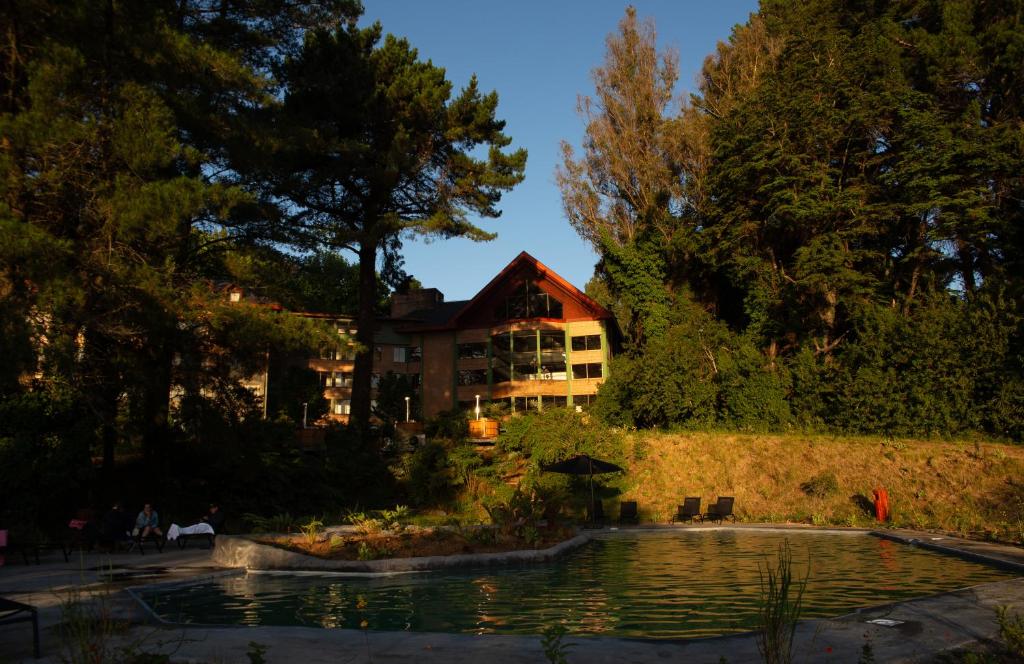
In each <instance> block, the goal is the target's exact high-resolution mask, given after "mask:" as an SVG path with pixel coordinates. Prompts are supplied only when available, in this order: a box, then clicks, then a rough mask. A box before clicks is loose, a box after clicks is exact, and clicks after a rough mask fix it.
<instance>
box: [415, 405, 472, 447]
mask: <svg viewBox="0 0 1024 664" xmlns="http://www.w3.org/2000/svg"><path fill="white" fill-rule="evenodd" d="M423 430H424V431H425V432H426V434H427V436H428V437H430V438H447V439H449V440H464V439H465V438H466V437H467V436H469V420H468V419H466V414H465V413H463V412H462V411H461V410H458V409H452V410H444V411H441V412H440V413H438V414H437V417H435V418H433V419H430V420H427V423H426V424H425V425H424V427H423Z"/></svg>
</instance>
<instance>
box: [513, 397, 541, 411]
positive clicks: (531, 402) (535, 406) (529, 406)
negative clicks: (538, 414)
mask: <svg viewBox="0 0 1024 664" xmlns="http://www.w3.org/2000/svg"><path fill="white" fill-rule="evenodd" d="M512 410H513V411H514V412H517V413H524V412H526V411H530V410H533V411H537V410H540V397H515V398H514V399H513V400H512Z"/></svg>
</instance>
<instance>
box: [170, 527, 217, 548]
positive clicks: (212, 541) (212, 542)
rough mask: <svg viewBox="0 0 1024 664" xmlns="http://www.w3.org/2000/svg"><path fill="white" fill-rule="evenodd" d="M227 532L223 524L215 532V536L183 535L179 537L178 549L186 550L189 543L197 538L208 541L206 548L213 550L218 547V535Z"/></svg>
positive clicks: (207, 534) (208, 534)
mask: <svg viewBox="0 0 1024 664" xmlns="http://www.w3.org/2000/svg"><path fill="white" fill-rule="evenodd" d="M225 532H227V530H226V529H225V528H224V524H221V527H220V529H219V530H216V531H214V532H213V534H210V533H196V534H195V535H186V534H185V533H182V534H180V535H178V548H179V549H184V548H185V547H187V546H188V543H189V541H191V540H192V539H193V538H195V539H200V540H206V548H207V549H212V548H213V547H215V546H217V535H220V534H221V533H225Z"/></svg>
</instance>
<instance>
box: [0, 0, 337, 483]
mask: <svg viewBox="0 0 1024 664" xmlns="http://www.w3.org/2000/svg"><path fill="white" fill-rule="evenodd" d="M352 10H353V7H352V5H351V4H349V3H345V2H329V3H324V4H317V5H294V3H288V2H269V3H268V2H249V1H245V0H239V1H235V2H207V1H200V0H196V1H195V2H176V1H170V0H168V1H166V2H146V3H135V2H129V3H121V2H115V1H111V0H106V1H103V2H99V1H95V0H76V1H74V2H61V3H54V2H49V1H48V0H16V1H15V2H12V3H8V4H6V5H5V8H4V10H3V14H2V17H3V24H2V31H3V33H4V43H3V51H2V59H3V61H2V67H0V69H2V72H3V73H2V75H3V79H2V82H3V89H2V93H3V94H2V108H0V137H2V139H0V169H2V175H3V177H2V184H0V238H3V239H2V241H0V288H2V291H3V294H4V305H5V306H4V308H3V309H4V314H5V315H6V316H7V317H8V319H7V321H6V322H5V327H6V328H8V329H11V328H12V327H14V328H18V326H19V325H20V321H29V322H30V329H29V330H27V332H28V334H29V342H30V345H31V346H32V347H34V348H35V349H37V350H41V354H40V357H39V360H40V362H39V363H35V362H29V363H26V365H25V366H24V367H23V368H24V369H25V370H27V371H28V372H29V373H32V372H34V371H36V370H37V369H38V370H39V375H41V376H42V378H43V379H44V380H46V381H48V382H50V383H64V384H67V385H70V386H72V387H73V388H75V389H78V390H80V393H81V395H82V398H83V399H85V400H86V401H87V402H88V403H89V404H90V405H91V406H92V409H93V412H94V413H95V414H96V417H97V421H98V422H99V424H100V426H101V428H102V431H103V434H102V438H103V441H104V445H103V448H104V459H105V465H108V466H109V464H110V463H111V462H112V460H113V444H114V442H115V440H116V428H115V422H116V420H117V417H118V416H119V414H121V413H125V414H130V416H131V420H132V421H133V422H134V423H137V424H138V426H139V427H140V428H141V431H142V433H143V439H144V441H145V442H146V443H147V449H150V450H158V449H159V448H160V447H161V446H162V444H163V443H164V442H166V440H167V434H168V415H169V413H168V403H169V398H170V387H171V381H172V372H173V370H174V358H175V357H176V356H182V355H187V354H189V352H190V351H191V350H192V349H193V348H194V347H195V346H196V344H199V343H201V342H202V341H203V340H204V339H208V338H213V337H214V336H216V334H214V333H215V332H216V330H217V329H220V330H221V331H222V332H225V331H227V330H228V329H235V330H247V331H248V334H247V335H246V336H247V337H248V341H250V342H251V341H254V338H253V333H254V332H256V330H257V329H259V328H261V327H262V329H263V331H264V332H266V333H267V335H269V336H270V337H273V336H275V334H276V332H275V330H279V329H280V323H281V321H276V320H272V319H271V318H269V317H268V316H267V315H266V313H267V312H266V311H265V310H262V309H259V308H248V309H244V310H243V309H242V308H237V309H235V310H234V311H231V312H229V311H227V310H225V309H224V308H223V307H220V306H219V304H220V300H221V299H222V298H223V293H221V292H218V291H216V289H214V288H212V284H213V283H214V281H215V280H218V279H232V280H240V279H242V278H244V275H242V274H240V273H239V272H238V271H237V270H235V269H233V268H235V267H239V266H242V265H244V264H245V263H246V261H245V260H241V261H239V260H238V259H237V254H238V252H239V251H242V252H244V251H245V248H246V246H247V245H249V244H251V243H253V242H254V241H259V240H260V239H263V240H266V239H268V238H269V237H271V236H270V235H269V234H268V233H267V225H266V224H265V223H264V217H263V216H261V215H256V214H254V211H255V210H256V208H257V206H256V202H257V201H256V199H255V198H254V197H253V196H252V195H251V194H250V193H249V192H248V191H246V190H245V189H244V188H243V187H240V186H238V184H237V182H235V181H232V178H231V177H230V175H231V171H230V169H231V166H232V163H233V161H234V156H235V153H236V151H237V150H238V149H239V148H240V147H241V146H244V145H247V144H249V143H251V140H247V138H246V137H248V138H249V139H251V137H252V133H251V132H252V126H251V123H250V122H248V121H247V119H248V118H250V117H251V115H252V109H254V108H259V107H261V106H266V105H269V104H273V103H274V102H275V100H274V96H273V89H274V88H273V84H272V81H271V79H269V78H268V70H267V65H268V63H269V62H270V61H271V60H273V59H274V58H278V59H280V57H282V56H281V55H280V54H278V50H281V51H287V50H288V45H287V43H286V42H287V40H288V39H291V40H292V41H294V40H295V32H296V30H298V29H299V27H300V26H301V25H302V24H303V21H306V20H319V19H320V18H323V17H324V16H327V15H330V16H336V15H338V14H339V13H341V14H347V13H350V12H351V11H352ZM267 35H270V37H268V36H267ZM236 277H237V279H236ZM242 311H245V312H247V313H249V314H252V316H251V317H250V318H249V319H248V320H247V321H243V320H240V319H239V318H238V315H237V314H238V313H239V312H242ZM218 314H222V315H221V316H220V318H219V319H216V318H215V316H217V315H218ZM12 321H13V322H12ZM19 329H20V328H19ZM261 334H263V333H262V332H261V333H259V334H257V335H256V338H257V339H258V338H259V337H260V335H261ZM301 334H302V333H300V336H301ZM286 336H287V335H286ZM277 337H278V338H281V335H279V334H277ZM222 338H223V335H222ZM259 347H260V344H258V343H257V344H254V345H253V346H252V347H249V348H245V347H241V346H237V345H236V346H234V347H233V348H234V350H236V351H241V353H242V354H243V355H244V354H245V353H250V352H253V351H255V350H256V349H258V348H259ZM35 365H38V366H35ZM197 389H198V388H197ZM129 404H130V408H128V409H127V410H125V409H126V406H128V405H129Z"/></svg>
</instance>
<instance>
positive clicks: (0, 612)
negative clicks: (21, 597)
mask: <svg viewBox="0 0 1024 664" xmlns="http://www.w3.org/2000/svg"><path fill="white" fill-rule="evenodd" d="M19 622H31V623H32V654H33V656H35V658H36V659H39V614H38V612H37V611H36V607H34V606H29V605H28V604H22V603H21V602H15V601H14V600H12V599H5V598H3V597H0V625H11V624H14V623H19Z"/></svg>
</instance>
